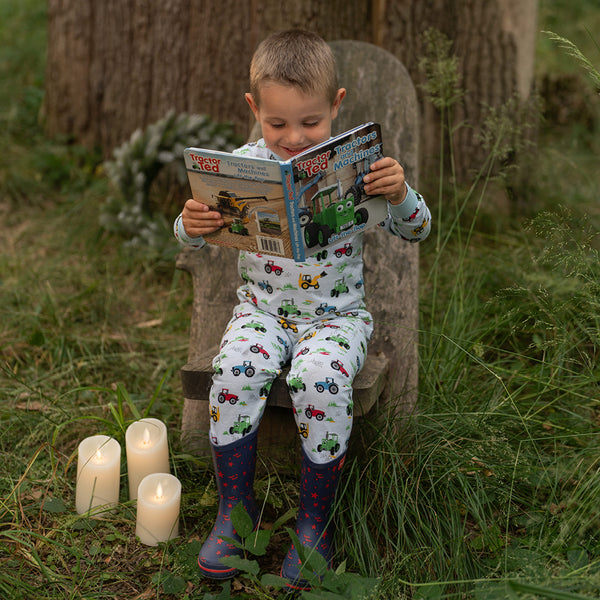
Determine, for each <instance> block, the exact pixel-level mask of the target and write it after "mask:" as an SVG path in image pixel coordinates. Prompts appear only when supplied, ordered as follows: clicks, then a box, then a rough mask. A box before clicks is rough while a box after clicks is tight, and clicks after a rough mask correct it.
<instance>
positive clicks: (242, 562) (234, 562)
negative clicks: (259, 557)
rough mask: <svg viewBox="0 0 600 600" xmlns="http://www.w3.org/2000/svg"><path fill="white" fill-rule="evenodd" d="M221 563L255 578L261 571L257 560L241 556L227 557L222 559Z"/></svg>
mask: <svg viewBox="0 0 600 600" xmlns="http://www.w3.org/2000/svg"><path fill="white" fill-rule="evenodd" d="M221 562H222V563H223V564H224V565H226V566H228V567H233V568H234V569H239V570H240V571H242V572H243V573H249V574H250V575H254V576H255V577H256V576H257V575H258V573H259V571H260V567H259V565H258V563H257V562H256V561H255V560H248V559H246V558H241V557H240V556H225V557H224V558H222V559H221Z"/></svg>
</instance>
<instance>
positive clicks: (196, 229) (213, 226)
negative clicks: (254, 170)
mask: <svg viewBox="0 0 600 600" xmlns="http://www.w3.org/2000/svg"><path fill="white" fill-rule="evenodd" d="M181 218H182V221H183V227H184V229H185V231H186V233H187V234H188V235H189V236H191V237H197V236H199V235H206V234H207V233H212V232H213V231H217V230H218V229H220V228H221V227H223V225H224V221H223V217H222V216H221V213H220V212H218V211H215V210H210V208H209V207H208V206H207V205H206V204H204V203H202V202H198V201H197V200H194V199H193V198H191V199H190V200H188V201H187V202H186V203H185V205H184V207H183V212H182V214H181Z"/></svg>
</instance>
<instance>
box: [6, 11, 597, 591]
mask: <svg viewBox="0 0 600 600" xmlns="http://www.w3.org/2000/svg"><path fill="white" fill-rule="evenodd" d="M593 6H594V2H592V1H591V0H590V1H586V2H580V3H578V6H577V11H576V12H575V13H573V12H571V11H572V10H573V5H572V3H570V2H562V1H561V2H549V1H544V2H542V3H541V12H540V16H541V20H542V27H541V28H543V29H548V30H552V31H555V32H556V33H557V34H559V35H561V36H565V37H568V38H569V39H572V40H573V41H574V42H575V43H576V44H577V45H578V46H579V47H580V48H581V50H582V51H583V52H584V54H585V55H586V56H587V57H588V58H589V59H590V61H591V63H592V64H596V65H597V64H598V62H599V61H598V51H597V48H596V47H595V45H594V44H593V43H591V38H590V37H589V36H587V35H586V32H585V27H584V26H585V25H586V24H588V25H589V27H591V26H592V23H593V22H596V21H594V19H596V20H597V19H598V15H597V11H594V10H593ZM561 14H562V18H561V16H560V15H561ZM565 15H568V17H569V18H566V17H565ZM44 23H45V8H44V3H43V2H41V1H40V0H25V1H23V0H22V1H20V2H16V1H14V2H5V3H3V4H2V7H1V8H0V69H1V71H0V72H1V74H2V76H1V77H0V140H1V141H2V146H3V148H4V154H3V162H4V166H5V168H4V170H3V171H1V172H0V214H1V217H2V220H1V221H0V222H1V223H2V225H0V247H1V248H2V252H1V254H0V296H1V302H0V398H1V399H2V402H1V403H0V594H1V595H2V597H3V598H10V599H12V598H15V599H17V598H23V599H30V598H36V599H38V598H39V599H41V600H44V599H58V598H60V599H63V598H65V599H66V598H69V599H71V598H86V599H90V600H92V599H93V600H96V599H98V600H99V599H102V598H119V599H123V598H140V599H141V598H209V597H211V596H210V594H212V595H213V596H212V597H215V595H216V594H218V593H220V589H221V586H220V585H215V584H209V583H206V582H204V581H202V580H200V579H199V577H198V575H197V569H196V556H197V552H198V549H199V544H200V543H201V540H202V539H203V538H204V536H205V534H206V532H207V529H208V528H209V526H210V524H211V519H212V517H213V515H214V511H215V497H214V484H213V481H212V477H211V476H210V472H209V470H208V468H207V465H205V464H203V463H202V462H200V461H198V460H196V459H194V458H192V457H190V456H187V455H185V454H184V453H183V452H182V450H181V448H180V447H179V440H178V436H177V430H178V427H179V420H180V409H181V396H180V394H181V391H180V384H179V378H178V369H179V368H180V366H181V365H182V364H184V363H185V361H186V356H187V339H188V325H189V321H188V319H189V315H190V311H191V303H192V296H191V289H190V287H191V286H190V285H189V281H188V279H187V277H186V276H184V275H182V274H181V273H180V272H179V271H176V270H175V269H174V268H173V264H174V256H175V254H176V252H177V248H176V247H175V245H174V244H172V245H169V246H167V248H166V249H165V252H164V253H163V254H162V255H161V256H160V257H157V256H156V255H155V254H153V255H152V256H151V257H149V256H146V255H144V254H143V253H142V252H140V251H137V250H135V249H132V248H129V249H125V248H124V247H123V246H121V245H120V244H119V240H118V238H116V237H115V236H113V235H111V234H108V233H107V232H106V231H104V230H103V229H102V228H101V227H100V226H99V225H98V206H99V205H100V204H101V203H102V201H103V199H104V198H105V197H106V195H107V184H106V179H105V177H104V176H103V173H102V168H101V163H100V159H99V157H98V156H97V155H96V154H95V153H93V152H88V151H84V150H83V149H80V148H78V147H76V146H73V145H72V144H67V143H65V141H64V140H52V139H48V138H46V137H45V136H44V135H43V133H42V129H41V128H40V120H39V119H40V114H41V109H42V99H43V69H44V61H43V55H44V47H45V34H44V31H45V29H44ZM596 29H597V28H596ZM590 30H593V29H590ZM538 55H539V57H540V60H539V61H538V78H540V79H542V78H543V77H544V76H545V74H548V73H552V74H553V75H556V74H557V73H558V74H562V75H564V76H565V77H572V76H574V77H576V78H577V81H578V84H577V85H578V86H580V87H576V88H575V92H573V93H574V94H575V96H574V98H573V101H577V99H578V98H580V97H583V98H585V103H586V104H585V106H586V107H588V114H589V115H591V116H592V117H593V120H594V123H596V125H595V126H596V127H597V123H598V122H599V121H598V112H597V111H598V110H599V109H598V103H597V100H594V99H593V98H594V93H593V90H592V89H591V87H586V82H587V81H588V80H587V79H586V76H585V74H584V73H582V74H581V77H580V76H579V71H578V66H577V65H576V64H574V63H573V62H572V60H567V59H565V57H564V56H563V55H562V54H561V51H560V49H559V48H558V47H557V46H556V44H554V43H553V42H552V41H551V40H550V39H549V38H547V37H543V36H541V37H540V42H539V48H538ZM587 85H589V83H588V84H587ZM590 90H591V91H590ZM590 98H591V100H590ZM587 118H588V117H586V119H587ZM587 129H588V126H587V121H586V122H585V126H583V125H582V121H581V120H578V119H575V118H574V116H573V115H571V116H570V117H569V119H567V121H565V122H563V121H561V122H559V123H555V122H547V123H546V125H545V127H544V128H543V130H542V131H541V133H540V154H539V159H538V162H537V165H536V169H535V173H532V177H531V181H529V182H528V183H529V185H530V186H531V189H532V190H533V192H534V193H533V195H532V197H533V198H534V199H535V204H534V205H532V206H530V207H528V211H527V215H517V216H516V217H514V218H509V217H507V216H504V217H502V216H500V217H498V215H496V214H495V213H493V212H492V211H491V209H490V208H489V207H488V203H487V201H488V198H489V195H490V194H491V193H492V191H493V190H497V183H496V182H495V181H486V185H487V187H482V186H478V187H476V188H474V189H473V190H472V191H471V192H469V191H468V190H467V191H459V192H457V195H456V196H455V195H454V193H450V194H449V195H448V196H446V197H450V198H452V199H453V200H451V201H450V202H443V203H439V202H437V201H436V199H435V198H434V199H432V200H431V201H430V204H431V205H432V208H433V210H434V214H435V215H436V228H437V229H436V233H435V234H432V238H431V239H430V240H429V241H428V242H426V243H425V244H423V245H422V249H421V260H422V267H421V272H422V293H421V327H422V330H421V332H420V340H421V352H420V359H421V371H420V373H421V390H420V403H419V414H418V415H406V416H404V417H402V418H401V419H400V420H399V421H398V422H397V423H394V424H393V425H395V428H393V427H391V426H390V428H388V429H385V430H383V431H380V430H379V428H377V427H376V426H375V425H373V432H372V436H371V440H372V441H371V445H370V447H369V448H368V451H367V452H366V453H364V456H362V457H360V459H358V460H356V461H354V462H350V464H349V465H348V466H347V468H346V477H345V480H344V483H343V484H342V493H341V494H340V511H339V516H338V531H339V534H338V536H337V537H338V540H337V542H338V546H339V550H340V557H344V558H345V559H346V561H347V568H348V570H349V571H353V572H355V573H359V574H360V575H361V576H363V577H365V578H367V577H380V578H381V580H380V584H379V587H378V590H377V592H375V594H374V596H373V597H375V598H381V599H388V598H414V599H415V600H437V599H442V598H444V599H445V598H448V599H450V598H452V599H457V600H458V599H459V598H474V599H476V600H496V599H501V598H513V599H514V598H519V599H521V598H522V599H531V598H551V599H552V598H554V599H559V598H570V599H573V598H581V597H587V598H593V597H597V596H598V593H599V592H600V536H599V535H598V530H599V524H600V510H599V509H598V497H599V493H600V476H599V475H598V473H599V472H600V471H599V469H598V467H599V464H598V460H599V459H598V451H597V449H598V446H599V443H600V439H599V433H598V431H599V428H598V425H599V423H600V411H599V403H598V380H599V369H598V366H597V365H598V340H599V339H600V336H599V322H598V320H599V317H598V314H599V311H598V297H599V293H598V292H599V286H600V271H599V269H600V268H599V267H598V265H599V264H600V263H599V261H598V251H599V248H600V246H599V243H598V234H597V232H598V231H599V230H600V228H599V218H600V214H599V211H598V208H597V200H596V199H597V197H598V192H599V191H600V190H599V186H600V181H599V177H598V170H597V156H598V151H599V150H600V148H598V141H597V129H596V130H593V131H592V132H591V133H588V131H587ZM594 131H595V132H596V135H594ZM34 148H35V154H34V153H33V152H32V149H34ZM445 177H447V175H444V176H443V178H442V180H443V179H444V178H445ZM442 182H443V181H442ZM445 193H446V192H445V190H444V194H445ZM454 200H456V206H458V207H459V208H461V207H462V209H461V210H462V215H461V217H460V218H458V219H457V218H456V214H457V212H456V209H455V206H454ZM150 404H151V405H152V411H151V412H152V416H155V417H158V418H161V419H163V420H164V421H165V422H166V423H167V426H168V428H169V431H170V439H171V453H172V464H173V470H174V472H175V473H176V474H177V476H178V477H179V478H180V479H181V481H182V483H183V490H184V494H183V499H182V511H181V514H182V518H181V524H180V530H181V533H182V536H181V538H180V539H178V540H176V541H175V542H172V543H169V544H167V545H164V546H161V547H158V548H148V547H145V546H142V545H141V544H139V543H138V542H137V541H136V539H135V536H134V524H135V515H134V513H133V507H132V505H131V504H130V503H129V502H128V501H127V498H126V494H125V492H126V486H125V485H123V486H122V492H123V496H122V498H121V499H122V502H121V503H120V505H119V508H118V510H117V511H116V512H115V513H114V514H113V515H112V517H111V518H110V519H107V520H103V521H90V520H88V519H84V518H81V517H80V516H78V515H76V514H75V512H74V509H73V506H74V481H75V455H76V447H77V444H78V442H79V441H80V440H81V439H82V438H83V437H85V436H87V435H91V434H95V433H108V434H111V435H114V436H115V437H117V439H119V440H120V441H121V442H122V441H123V435H124V428H125V426H126V424H127V422H128V420H130V419H133V418H134V414H135V411H140V412H143V411H144V410H145V409H146V408H147V407H148V406H149V405H150ZM131 406H134V407H135V410H132V409H131ZM391 425H392V424H391ZM367 426H368V425H367ZM123 480H124V481H125V477H124V478H123ZM257 487H258V488H259V489H260V490H261V493H262V495H263V496H265V495H266V496H267V499H268V501H267V509H268V510H267V515H266V517H267V521H269V520H270V519H271V518H275V516H276V515H280V514H282V513H283V512H285V510H287V508H288V507H293V506H294V503H295V498H294V494H295V493H296V492H295V482H294V481H292V480H289V479H287V478H285V477H277V476H275V474H271V479H266V478H265V479H261V480H260V481H259V482H258V485H257ZM274 505H278V506H279V508H278V510H277V511H275V509H274V508H273V506H274ZM286 544H287V538H286V537H285V536H284V535H283V534H282V535H279V536H275V537H274V538H273V540H272V548H273V550H272V551H271V554H272V555H273V556H272V557H269V556H268V555H267V557H266V558H265V559H262V560H261V568H262V569H263V570H264V571H266V572H273V573H276V572H277V569H278V564H277V555H278V552H279V550H280V546H281V547H282V548H283V549H285V545H286ZM230 595H231V596H232V597H247V598H271V597H274V596H275V594H274V592H272V591H269V590H268V589H267V588H264V587H261V586H260V585H259V584H258V583H256V582H255V581H253V580H252V579H251V578H246V579H244V578H241V579H236V580H235V581H234V583H233V585H232V586H231V588H230V589H227V588H226V589H225V590H224V591H223V592H222V593H221V597H222V598H226V597H229V596H230Z"/></svg>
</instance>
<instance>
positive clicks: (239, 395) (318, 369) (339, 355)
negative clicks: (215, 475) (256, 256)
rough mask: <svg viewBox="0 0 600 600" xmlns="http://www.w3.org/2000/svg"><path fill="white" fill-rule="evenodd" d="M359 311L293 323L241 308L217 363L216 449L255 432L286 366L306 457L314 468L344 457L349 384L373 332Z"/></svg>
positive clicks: (348, 425) (213, 411)
mask: <svg viewBox="0 0 600 600" xmlns="http://www.w3.org/2000/svg"><path fill="white" fill-rule="evenodd" d="M354 312H355V313H356V314H354V313H353V314H349V315H336V314H333V315H327V316H324V317H323V318H322V319H317V320H316V321H313V322H312V323H297V324H296V323H294V322H292V321H288V320H287V319H286V318H285V317H280V316H279V315H278V314H275V315H273V314H270V313H266V312H263V311H261V310H260V309H258V308H256V307H255V306H254V304H252V303H248V302H246V303H243V304H241V305H239V306H237V307H236V309H235V311H234V315H233V318H232V319H231V321H230V322H229V324H228V327H227V329H226V331H225V334H224V336H223V341H222V343H221V349H220V351H219V354H218V355H217V356H216V357H215V359H214V361H213V367H214V369H215V374H214V376H213V385H212V388H211V391H210V396H209V398H210V414H211V424H210V427H211V439H212V441H213V443H214V444H216V445H225V444H230V443H232V442H234V441H236V440H239V439H241V438H243V437H245V436H247V435H248V434H250V433H253V432H256V431H257V429H258V426H259V423H260V420H261V418H262V415H263V412H264V409H265V406H266V400H267V396H268V394H269V390H270V388H271V384H272V382H273V379H274V378H275V377H276V376H277V375H279V374H280V373H281V369H282V367H283V366H284V365H285V364H287V363H288V362H289V363H290V371H289V374H288V376H287V384H288V388H289V390H290V396H291V398H292V405H293V410H294V416H295V419H296V424H297V427H298V434H299V436H300V440H301V443H302V447H303V449H304V451H305V452H306V453H307V455H308V456H310V457H311V460H312V461H313V462H315V463H326V462H330V461H331V460H334V459H335V458H336V457H337V456H340V455H341V454H342V453H343V452H345V451H346V448H347V446H348V441H349V438H350V433H351V431H352V420H353V410H352V407H353V405H352V381H353V379H354V377H355V376H356V374H357V373H358V371H359V370H360V367H361V365H362V364H364V360H365V356H366V350H367V343H368V341H369V338H370V336H371V333H372V323H371V316H370V315H369V313H368V312H367V311H365V310H357V311H354ZM350 341H351V343H350Z"/></svg>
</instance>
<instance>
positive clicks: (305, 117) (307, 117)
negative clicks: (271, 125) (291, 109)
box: [265, 113, 323, 121]
mask: <svg viewBox="0 0 600 600" xmlns="http://www.w3.org/2000/svg"><path fill="white" fill-rule="evenodd" d="M322 118H323V113H314V114H311V115H302V116H301V120H302V121H309V120H310V119H322ZM265 119H273V120H279V121H285V119H284V118H283V117H279V116H277V115H265Z"/></svg>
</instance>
